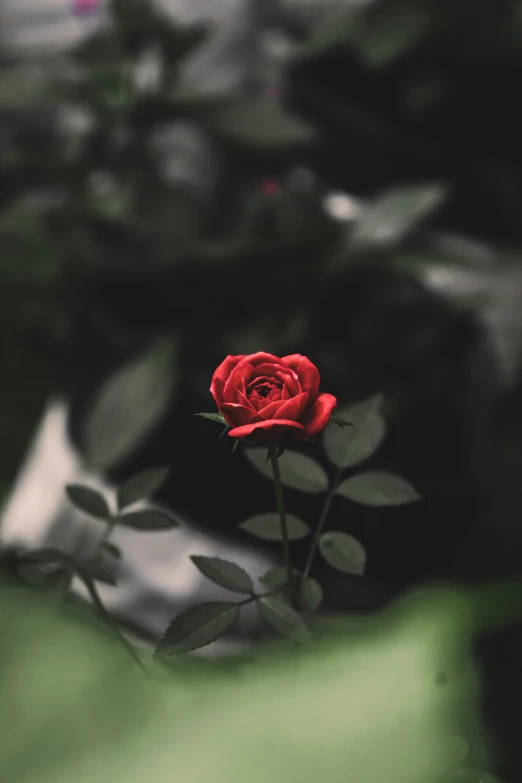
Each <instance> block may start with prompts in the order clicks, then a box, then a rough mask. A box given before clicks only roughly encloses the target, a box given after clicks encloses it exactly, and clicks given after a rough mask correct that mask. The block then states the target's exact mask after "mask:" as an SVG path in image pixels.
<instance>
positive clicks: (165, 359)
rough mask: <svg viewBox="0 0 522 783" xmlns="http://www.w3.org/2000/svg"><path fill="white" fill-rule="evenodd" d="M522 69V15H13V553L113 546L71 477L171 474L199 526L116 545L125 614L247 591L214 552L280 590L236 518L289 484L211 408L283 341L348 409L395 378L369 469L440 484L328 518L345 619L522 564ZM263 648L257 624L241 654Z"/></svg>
mask: <svg viewBox="0 0 522 783" xmlns="http://www.w3.org/2000/svg"><path fill="white" fill-rule="evenodd" d="M521 74H522V4H521V3H520V2H519V1H518V0H497V2H496V3H495V4H494V5H493V4H491V3H487V2H478V3H477V2H474V3H471V2H468V0H460V2H459V3H458V4H455V3H446V2H442V1H441V0H366V1H365V2H360V0H357V2H356V1H355V0H263V2H261V1H260V0H214V2H209V1H208V0H199V1H198V2H195V0H161V2H160V0H156V2H146V0H112V2H109V1H108V0H90V1H89V0H83V2H81V1H80V0H77V1H76V2H75V1H74V0H47V2H45V3H39V2H36V0H3V2H2V4H1V6H0V161H1V168H2V183H3V187H2V192H1V194H0V312H1V317H2V320H1V323H2V332H1V342H0V357H1V367H2V386H1V395H2V397H1V400H2V405H1V407H0V435H1V440H2V443H3V448H2V449H1V452H0V493H1V501H2V504H3V515H2V528H1V538H2V543H3V545H4V546H6V547H8V546H19V545H22V546H25V547H29V548H34V547H36V546H42V545H43V546H57V547H58V548H62V549H63V550H64V551H67V552H70V553H73V554H78V553H84V552H88V551H90V549H92V548H93V547H94V546H95V545H96V542H97V540H98V538H99V535H100V529H99V527H98V525H97V523H96V522H93V521H92V520H90V519H89V518H87V517H85V516H83V515H81V514H79V513H78V512H76V511H74V509H73V508H72V506H71V505H70V504H69V503H68V501H67V500H66V498H65V495H64V491H63V490H64V486H65V485H66V484H67V483H70V482H77V481H85V482H87V483H90V484H91V485H92V486H95V487H99V488H103V490H104V491H105V492H107V493H108V495H109V496H110V493H111V492H113V491H114V487H115V485H116V484H117V483H118V482H119V481H121V480H122V479H124V478H125V477H128V476H129V475H131V474H132V473H134V472H136V471H137V470H139V469H142V468H147V467H151V466H155V465H160V464H161V465H163V464H164V465H168V466H169V467H170V468H171V474H170V478H169V480H168V482H167V483H166V485H165V486H164V487H163V489H162V490H161V492H160V493H159V495H158V497H157V498H156V501H157V502H158V503H160V504H161V505H163V506H165V507H166V508H168V509H169V510H170V511H171V512H172V513H175V514H176V516H177V517H178V518H179V519H180V521H181V522H182V526H181V528H180V529H178V530H175V531H169V532H166V533H158V534H154V535H144V534H143V533H139V532H134V531H127V530H117V531H116V532H115V536H114V540H115V541H116V543H118V545H120V546H121V548H122V550H123V551H124V554H125V557H124V558H123V559H122V561H121V563H120V564H119V565H118V568H119V574H118V587H117V588H115V587H109V586H104V585H102V586H100V593H101V594H102V595H103V598H104V601H105V603H106V605H107V606H108V607H109V608H110V610H111V611H113V612H115V613H116V614H117V615H118V616H119V617H121V618H123V619H125V621H126V622H128V623H131V624H132V626H133V627H134V629H135V630H137V631H139V633H140V634H141V635H143V636H144V637H146V638H149V639H150V638H152V639H157V638H158V636H159V635H161V633H162V632H163V630H164V629H165V627H166V625H167V624H168V622H169V621H170V619H172V617H173V616H174V615H175V614H176V612H178V611H179V610H180V609H182V608H185V607H186V606H188V605H189V604H191V603H193V602H194V601H196V600H208V599H211V598H213V597H220V594H218V592H217V589H214V588H213V587H212V585H210V584H209V583H206V582H205V581H204V580H203V578H202V577H201V575H200V574H199V573H198V572H197V571H196V569H195V568H194V567H193V565H192V563H191V562H190V560H189V559H188V555H189V554H192V553H197V554H217V555H220V556H223V557H225V556H226V557H230V558H231V559H234V560H236V561H237V562H240V563H242V564H243V565H244V566H246V567H247V568H248V569H249V570H250V571H251V572H252V573H253V574H254V575H255V574H259V573H262V572H263V571H264V570H266V568H267V567H268V565H270V564H272V563H277V562H279V557H280V553H279V552H278V548H277V547H275V546H274V547H272V546H269V545H266V546H263V547H261V546H260V545H258V546H254V545H253V543H252V539H251V538H249V537H248V536H247V535H246V534H245V533H242V532H241V531H240V530H238V527H237V526H238V524H239V523H240V522H241V521H242V520H243V519H245V518H246V517H247V516H249V515H251V514H253V513H255V512H256V511H259V510H263V511H264V510H271V509H272V507H273V502H274V501H273V497H272V492H273V488H272V487H271V486H270V485H269V483H268V482H265V480H264V479H263V478H262V477H260V476H259V474H257V473H256V472H255V471H254V470H253V469H252V466H251V465H250V464H249V463H248V461H247V460H245V459H244V457H243V456H242V454H241V451H239V452H235V453H233V452H232V444H229V443H226V442H224V441H219V440H217V438H216V437H215V431H214V429H213V427H212V425H208V426H207V424H206V423H202V422H201V421H199V420H198V419H196V418H195V417H194V414H195V413H197V412H199V411H205V410H212V403H211V398H210V395H209V392H208V388H209V385H210V378H211V375H212V372H213V370H214V368H215V367H216V366H217V364H218V363H219V362H220V361H221V360H222V358H223V357H224V356H225V355H226V354H229V353H249V352H252V351H257V350H266V351H270V352H273V353H276V354H280V355H284V354H287V353H296V352H298V353H303V354H306V355H308V356H309V357H310V358H311V359H312V360H313V361H314V363H315V364H317V366H318V367H319V368H320V371H321V375H322V388H323V389H324V390H325V391H329V392H331V393H333V394H335V395H336V396H337V397H338V399H339V401H340V402H341V403H342V404H349V403H351V402H355V401H358V400H360V399H362V398H363V397H366V396H369V395H372V394H376V393H383V394H384V399H385V414H386V419H387V422H388V433H387V437H386V440H385V441H384V443H383V445H382V447H381V448H380V449H379V450H378V452H377V453H376V454H375V455H374V456H373V457H372V458H371V460H370V461H369V466H370V467H371V468H377V469H381V468H382V469H387V470H392V471H394V472H397V473H400V474H401V475H403V476H405V477H407V478H408V480H410V481H411V483H412V484H413V485H414V486H415V487H416V488H417V489H418V491H419V492H420V494H421V495H422V498H423V499H422V502H421V503H419V504H415V505H414V506H413V505H412V506H411V507H405V508H397V509H386V510H382V509H378V510H376V509H371V508H367V507H360V506H356V505H355V504H351V503H350V502H349V501H348V500H344V499H339V500H338V501H336V504H335V505H334V508H333V510H332V514H331V520H330V522H329V526H330V527H332V528H334V529H342V530H345V531H347V532H350V533H353V534H354V535H356V536H357V537H358V538H359V539H360V540H361V541H363V542H364V544H365V547H366V549H367V551H368V563H367V570H366V574H365V576H364V577H363V578H349V577H345V576H343V575H340V574H339V575H337V576H334V575H332V573H331V572H327V571H326V570H325V571H323V570H321V566H320V564H318V566H317V571H316V576H317V577H318V578H320V579H321V581H322V583H323V585H324V588H325V604H324V607H325V609H324V611H325V612H326V613H351V614H353V613H361V612H362V613H368V612H374V611H376V610H380V609H382V608H383V607H386V606H388V604H389V603H390V601H391V600H392V599H394V598H395V597H397V596H399V597H400V596H402V595H403V594H404V593H405V592H408V591H409V590H411V589H414V588H417V587H419V586H423V585H425V584H431V583H433V582H447V581H450V582H459V583H463V584H468V583H476V582H477V581H478V582H484V581H489V580H493V579H497V578H504V577H511V576H513V575H516V574H517V573H518V572H519V571H520V567H521V565H522V532H521V526H520V509H521V505H522V504H521V501H522V494H521V482H520V475H521V468H522V449H521V445H522V415H521V403H522V385H521V381H522V376H521V369H522V318H521V313H522V267H521V262H520V254H521V250H522V247H521V245H522V220H521V218H522V156H521V154H520V142H519V140H520V137H521V131H522V120H521V119H520V112H519V110H518V105H517V103H518V101H517V87H518V84H519V83H520V76H521ZM133 362H134V363H135V362H138V365H137V367H138V369H137V370H135V371H134V374H133V375H132V376H128V375H125V372H126V370H125V368H128V367H129V366H134V367H136V365H132V363H133ZM129 363H130V364H129ZM122 372H123V373H124V375H123V382H122V381H121V376H119V377H120V385H119V386H118V387H117V388H118V389H119V390H120V393H119V396H118V402H117V403H115V402H114V399H112V406H113V407H112V409H111V408H110V406H109V410H108V411H107V432H108V435H107V437H109V438H110V437H113V438H117V437H119V435H120V434H121V433H119V432H117V433H116V434H114V432H113V431H112V430H111V425H110V422H111V421H113V420H116V421H117V422H120V424H122V427H123V429H124V430H125V431H126V432H127V433H128V437H127V438H126V440H125V441H124V442H123V443H119V442H118V443H116V444H113V447H114V448H113V457H112V458H110V459H109V458H107V459H106V460H102V463H103V464H101V465H100V464H97V465H94V464H93V461H92V460H91V459H90V456H91V455H90V453H89V444H88V442H87V441H88V439H87V440H86V430H87V429H88V423H89V414H90V411H91V410H92V408H93V405H94V404H95V403H96V400H99V398H100V394H101V393H103V390H104V389H106V388H107V384H109V386H110V384H111V382H113V379H114V378H115V377H118V373H122ZM129 377H131V380H133V382H130V381H129ZM111 379H112V381H111ZM109 402H111V400H109ZM115 417H116V419H115ZM118 417H119V418H118ZM136 422H139V424H138V425H136ZM309 453H310V454H311V455H313V456H314V457H315V458H317V459H318V460H319V461H322V462H323V463H324V458H323V457H322V456H321V454H320V453H318V452H317V449H315V450H314V446H310V447H309ZM114 454H115V455H116V456H115V457H114ZM287 502H288V507H289V509H290V511H292V512H294V513H297V514H300V515H301V516H307V518H309V519H310V520H312V519H314V518H316V517H317V515H318V513H319V509H320V505H319V503H320V501H319V499H317V500H316V498H315V497H311V498H310V497H309V496H307V497H303V495H301V494H299V493H296V492H292V491H289V492H288V493H287ZM295 551H296V557H297V560H298V561H302V560H303V558H304V556H305V551H304V549H300V547H299V545H296V547H295ZM75 589H76V591H77V593H78V594H80V595H81V594H82V593H81V587H80V586H77V587H76V588H75ZM258 633H259V625H258V620H257V617H256V616H255V613H252V614H251V615H248V613H247V614H246V615H245V619H244V622H243V624H242V625H241V627H240V629H239V631H238V633H237V634H236V636H235V637H233V638H231V639H229V640H227V641H226V642H223V649H229V647H232V648H233V649H235V645H236V644H237V643H238V642H239V643H241V642H243V641H244V640H245V639H247V638H254V637H255V636H256V635H257V634H258ZM520 653H522V641H521V639H520V631H519V629H518V628H515V629H511V630H510V631H509V632H502V634H500V636H499V635H493V636H491V637H489V638H488V640H486V641H485V642H484V643H483V645H482V647H481V649H480V653H479V661H480V667H481V669H480V671H481V677H482V679H483V681H484V683H485V684H484V694H485V695H484V699H483V705H482V709H483V711H484V714H485V715H487V721H488V725H489V726H490V727H492V729H491V730H492V733H493V734H494V735H495V736H497V735H498V738H499V739H498V745H499V747H500V751H499V759H500V760H499V762H498V764H499V770H500V771H501V773H503V774H504V773H505V774H506V775H509V776H511V777H509V779H510V780H513V781H517V780H520V776H521V775H522V758H521V756H520V750H519V748H518V747H517V745H518V743H517V737H518V733H519V730H518V717H517V716H518V705H519V703H520V698H521V697H522V684H521V682H520V675H519V673H518V671H517V669H518V667H517V661H518V660H520ZM517 776H518V777H517Z"/></svg>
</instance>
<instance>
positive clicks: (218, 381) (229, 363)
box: [210, 354, 245, 408]
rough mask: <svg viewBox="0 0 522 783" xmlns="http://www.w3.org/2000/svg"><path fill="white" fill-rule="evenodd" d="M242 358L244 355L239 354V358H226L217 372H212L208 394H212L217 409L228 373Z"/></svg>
mask: <svg viewBox="0 0 522 783" xmlns="http://www.w3.org/2000/svg"><path fill="white" fill-rule="evenodd" d="M244 358H245V354H241V355H240V356H227V358H226V359H225V360H224V361H223V362H221V364H220V365H219V367H218V368H217V370H216V371H215V372H214V375H213V376H212V383H211V384H210V393H211V394H212V396H213V398H214V401H215V403H216V405H217V406H218V408H219V405H220V403H221V401H222V399H223V389H224V387H225V383H226V382H227V380H228V378H229V376H230V373H231V372H232V370H233V369H234V367H235V366H236V365H237V364H238V363H239V362H240V361H241V360H242V359H244Z"/></svg>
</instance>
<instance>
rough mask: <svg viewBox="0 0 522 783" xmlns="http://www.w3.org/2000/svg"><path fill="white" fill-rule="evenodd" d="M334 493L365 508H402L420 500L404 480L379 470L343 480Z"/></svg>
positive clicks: (417, 494)
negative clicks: (406, 504)
mask: <svg viewBox="0 0 522 783" xmlns="http://www.w3.org/2000/svg"><path fill="white" fill-rule="evenodd" d="M335 492H336V494H337V495H341V496H342V497H343V498H347V499H348V500H353V501H354V502H355V503H362V504H363V505H365V506H402V505H404V504H405V503H414V502H415V501H416V500H420V495H419V493H418V492H417V491H416V490H415V489H414V488H413V487H412V486H411V484H409V483H408V482H407V481H406V479H403V478H401V476H396V475H395V474H393V473H386V472H384V471H379V470H374V471H367V472H366V473H358V474H357V476H352V477H351V478H348V479H345V481H343V482H342V483H341V484H339V486H338V487H337V489H336V491H335Z"/></svg>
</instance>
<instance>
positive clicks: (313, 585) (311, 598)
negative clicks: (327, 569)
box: [301, 578, 323, 612]
mask: <svg viewBox="0 0 522 783" xmlns="http://www.w3.org/2000/svg"><path fill="white" fill-rule="evenodd" d="M301 595H302V599H303V603H304V605H305V607H306V608H307V609H309V610H310V612H315V610H316V609H317V608H318V607H319V606H320V604H321V602H322V600H323V588H322V587H321V585H320V584H319V582H318V581H317V579H310V578H309V579H306V580H305V583H304V585H303V587H302V592H301Z"/></svg>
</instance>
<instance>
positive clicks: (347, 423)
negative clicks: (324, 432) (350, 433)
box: [328, 416, 353, 429]
mask: <svg viewBox="0 0 522 783" xmlns="http://www.w3.org/2000/svg"><path fill="white" fill-rule="evenodd" d="M328 424H336V425H337V426H338V427H341V429H342V428H343V427H351V426H353V425H352V423H351V422H350V421H347V420H346V419H342V418H341V417H340V416H330V421H329V422H328Z"/></svg>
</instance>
